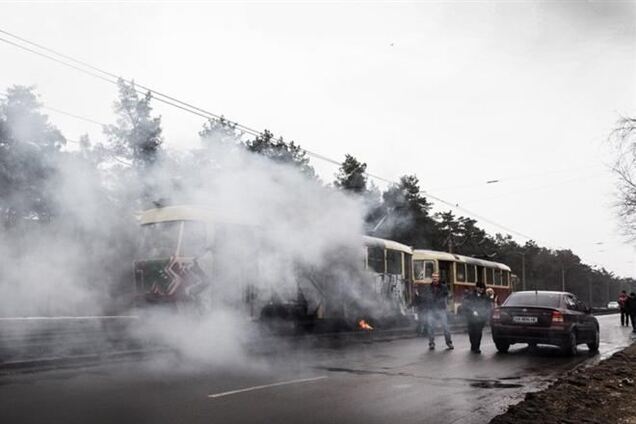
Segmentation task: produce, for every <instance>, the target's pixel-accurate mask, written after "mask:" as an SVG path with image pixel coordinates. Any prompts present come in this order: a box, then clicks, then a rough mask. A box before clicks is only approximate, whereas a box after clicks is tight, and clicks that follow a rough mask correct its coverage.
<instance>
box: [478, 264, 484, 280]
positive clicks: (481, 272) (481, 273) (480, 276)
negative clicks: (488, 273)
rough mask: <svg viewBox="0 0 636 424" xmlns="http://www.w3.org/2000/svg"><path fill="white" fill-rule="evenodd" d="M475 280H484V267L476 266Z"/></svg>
mask: <svg viewBox="0 0 636 424" xmlns="http://www.w3.org/2000/svg"><path fill="white" fill-rule="evenodd" d="M477 282H478V283H483V282H484V267H483V266H478V267H477Z"/></svg>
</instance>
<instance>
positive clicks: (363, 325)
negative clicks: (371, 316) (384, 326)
mask: <svg viewBox="0 0 636 424" xmlns="http://www.w3.org/2000/svg"><path fill="white" fill-rule="evenodd" d="M358 327H359V328H360V329H361V330H373V327H371V326H370V325H369V323H368V322H366V321H365V320H363V319H361V320H360V321H358Z"/></svg>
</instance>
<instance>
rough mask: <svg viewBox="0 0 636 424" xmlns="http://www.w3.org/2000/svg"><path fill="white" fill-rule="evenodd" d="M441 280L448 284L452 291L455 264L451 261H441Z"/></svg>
mask: <svg viewBox="0 0 636 424" xmlns="http://www.w3.org/2000/svg"><path fill="white" fill-rule="evenodd" d="M439 280H440V281H443V282H445V283H446V285H447V286H448V288H449V289H450V288H451V286H452V284H453V263H452V262H449V261H439Z"/></svg>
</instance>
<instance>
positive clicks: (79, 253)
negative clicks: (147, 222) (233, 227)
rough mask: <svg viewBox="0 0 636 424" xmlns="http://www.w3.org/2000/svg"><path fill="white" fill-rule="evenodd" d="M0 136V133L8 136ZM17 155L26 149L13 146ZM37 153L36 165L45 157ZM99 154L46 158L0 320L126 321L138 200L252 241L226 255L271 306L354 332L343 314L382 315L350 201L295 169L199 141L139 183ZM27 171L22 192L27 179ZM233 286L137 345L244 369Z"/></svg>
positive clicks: (219, 279)
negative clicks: (320, 316)
mask: <svg viewBox="0 0 636 424" xmlns="http://www.w3.org/2000/svg"><path fill="white" fill-rule="evenodd" d="M6 122H7V121H5V122H4V123H5V127H6V128H4V130H5V131H8V132H9V133H11V131H14V129H12V128H11V127H10V125H7V124H6ZM21 122H23V121H21ZM14 132H15V131H14ZM15 138H16V139H20V138H19V137H15ZM7 139H10V138H7ZM21 143H24V142H21ZM13 148H14V149H18V150H19V149H23V148H24V147H23V146H21V145H20V143H18V142H15V143H14V145H13ZM33 148H34V149H39V153H42V149H45V148H46V146H42V145H36V146H33ZM94 153H95V150H92V151H89V150H82V151H80V152H69V151H51V152H50V154H48V155H46V161H45V163H39V165H38V166H41V167H42V168H43V169H44V168H45V169H46V174H45V175H44V177H43V178H40V179H39V180H38V181H39V188H38V190H39V191H38V193H39V195H40V196H42V197H43V198H45V199H46V205H47V207H48V208H49V209H48V212H47V213H46V214H39V215H38V214H33V216H21V217H20V218H19V219H16V220H14V222H13V223H12V225H5V229H4V230H3V237H2V239H1V240H0V255H1V256H0V257H2V263H3V278H2V279H1V280H0V315H2V316H5V317H16V316H78V315H84V316H86V315H102V314H128V313H131V309H127V308H129V307H132V306H133V305H132V301H131V300H132V297H133V287H134V282H133V281H134V280H133V275H132V272H131V270H132V269H131V268H132V262H133V259H134V258H135V257H138V258H139V257H141V258H143V257H144V252H143V251H139V250H136V249H137V248H138V244H137V239H138V235H139V233H140V229H139V226H138V225H137V224H136V222H135V218H134V217H135V213H138V212H139V211H140V209H141V208H143V206H142V203H141V202H140V201H139V199H140V198H145V201H146V204H147V205H149V204H150V202H148V200H153V199H162V200H161V201H162V202H163V203H165V204H191V205H197V206H199V207H202V208H205V209H207V210H209V211H210V212H211V213H212V215H213V216H214V218H215V219H216V218H218V219H219V220H220V221H224V220H228V221H230V222H233V223H239V224H241V225H245V226H246V227H248V228H252V229H253V230H254V231H253V232H254V233H257V234H258V243H256V244H255V243H254V237H253V236H251V237H245V238H241V237H237V236H233V237H232V238H229V239H227V240H225V246H226V249H228V250H230V251H232V253H233V255H232V257H233V258H234V259H235V260H236V261H237V262H236V268H237V269H239V268H240V269H241V270H242V272H243V273H245V272H247V273H249V275H248V276H247V277H248V279H249V281H250V284H252V285H254V286H255V287H256V289H257V290H258V292H259V293H266V294H267V296H270V298H271V297H272V296H276V297H277V298H278V299H279V300H280V299H283V300H285V299H293V298H294V297H295V296H297V286H298V285H300V286H301V287H303V288H304V290H303V295H304V301H305V302H306V305H307V308H308V309H310V310H315V309H316V308H317V307H318V306H319V305H320V304H321V302H322V303H323V304H326V305H327V306H328V308H329V307H334V305H337V306H336V307H335V309H338V312H339V313H341V312H342V311H343V310H344V309H347V310H348V312H346V313H345V315H344V317H345V318H347V319H350V320H352V319H354V318H355V316H354V315H351V316H347V313H349V314H355V313H358V312H359V311H362V310H371V309H373V310H375V311H376V312H382V310H383V309H384V308H385V307H386V305H384V304H382V303H381V302H378V301H377V298H376V297H374V296H375V295H374V293H373V281H371V279H370V277H369V275H368V274H366V273H365V271H364V266H363V254H362V252H363V251H362V246H363V240H362V232H363V228H362V227H363V217H364V214H365V211H364V206H363V203H362V202H361V201H360V200H359V199H356V198H354V197H351V196H347V195H345V194H343V192H341V191H339V190H336V189H334V188H330V187H325V186H324V185H322V184H321V183H320V182H319V181H317V180H316V179H315V178H314V177H312V176H308V175H306V174H304V173H302V172H300V171H299V169H298V168H297V167H296V166H294V165H289V164H281V163H277V162H275V161H273V160H271V159H268V158H266V157H264V156H262V155H259V154H255V153H251V152H248V151H247V150H246V149H244V148H243V147H242V146H239V145H233V144H229V143H227V142H221V141H219V140H215V139H212V140H210V139H208V140H205V141H204V147H202V148H201V149H200V150H198V151H192V152H180V153H178V154H169V155H168V154H167V155H165V156H164V157H163V158H162V159H160V160H157V161H156V163H154V164H153V165H152V166H149V167H147V168H144V169H143V170H134V169H132V168H130V167H127V166H124V165H121V164H120V163H115V162H112V161H110V162H108V161H103V160H101V161H100V160H99V159H96V158H95V155H94ZM40 156H42V155H40ZM11 160H13V161H14V162H15V163H13V165H14V166H16V168H19V167H20V165H21V164H20V160H22V159H21V158H20V155H19V154H16V155H14V156H7V157H6V158H5V163H10V161H11ZM22 164H24V163H22ZM23 171H24V172H25V174H24V178H27V177H29V178H30V177H31V176H30V175H26V172H27V171H26V170H23ZM31 194H32V193H29V192H24V191H20V190H19V189H16V190H15V191H14V192H13V193H12V195H11V199H12V202H13V203H12V204H6V205H4V209H3V211H4V213H5V217H6V213H7V211H8V210H10V207H11V205H16V204H24V203H26V201H27V200H29V201H31V200H32V199H30V198H28V197H29V196H31ZM22 197H24V198H22ZM6 198H7V197H5V199H6ZM205 254H207V252H206V253H205ZM211 260H212V261H214V260H220V259H218V258H212V259H211ZM232 276H233V274H232V273H229V274H227V275H226V276H225V278H224V276H223V275H220V276H216V277H215V279H213V281H210V282H209V283H210V285H209V287H208V288H207V289H206V291H205V292H203V293H201V295H200V298H201V299H202V301H200V302H199V306H201V305H203V308H201V307H197V308H195V309H196V310H188V307H187V306H186V307H185V308H181V307H179V308H175V309H179V311H175V310H171V311H165V310H149V311H146V312H145V313H144V314H142V316H141V318H140V320H139V321H140V325H139V326H136V327H135V331H134V337H135V338H138V339H142V340H144V341H149V342H151V343H155V344H157V343H158V344H160V345H164V346H165V345H167V346H170V347H172V348H174V349H177V350H178V351H179V352H180V353H181V354H182V355H183V356H184V357H186V358H189V359H191V360H194V361H197V362H209V363H219V362H227V361H230V360H237V358H241V357H242V355H243V354H244V350H243V347H244V345H245V342H246V341H247V340H254V336H255V334H256V333H255V327H254V326H253V325H252V324H251V323H250V317H249V315H248V314H246V313H244V312H245V311H244V310H243V309H242V306H241V305H242V302H244V296H245V292H244V291H243V290H244V287H243V286H241V285H239V284H237V283H236V281H234V280H233V279H232V278H231V277H232ZM261 300H263V301H265V302H266V301H267V300H268V299H267V298H264V299H261ZM328 308H327V313H330V312H334V311H329V310H328ZM252 315H253V316H258V311H257V312H256V314H252Z"/></svg>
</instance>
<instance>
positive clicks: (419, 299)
mask: <svg viewBox="0 0 636 424" xmlns="http://www.w3.org/2000/svg"><path fill="white" fill-rule="evenodd" d="M425 302H426V287H425V286H423V285H421V284H416V285H415V293H414V295H413V309H415V313H416V314H417V330H416V331H417V335H418V336H424V335H425V334H426V325H427V324H426V321H425V319H426V305H425Z"/></svg>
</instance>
